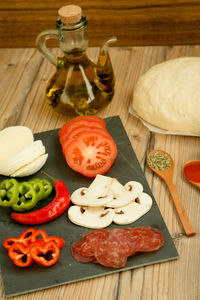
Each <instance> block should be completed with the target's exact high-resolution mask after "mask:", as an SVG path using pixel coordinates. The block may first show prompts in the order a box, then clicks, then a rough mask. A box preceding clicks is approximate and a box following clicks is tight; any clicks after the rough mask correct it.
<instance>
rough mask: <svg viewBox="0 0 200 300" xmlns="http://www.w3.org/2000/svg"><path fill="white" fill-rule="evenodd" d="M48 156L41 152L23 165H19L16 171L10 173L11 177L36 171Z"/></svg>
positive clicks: (27, 174) (28, 174) (22, 175)
mask: <svg viewBox="0 0 200 300" xmlns="http://www.w3.org/2000/svg"><path fill="white" fill-rule="evenodd" d="M47 158H48V154H43V155H41V156H39V157H37V158H36V159H34V160H32V161H31V162H29V163H28V164H26V165H25V166H23V167H21V168H20V169H18V170H17V171H15V172H14V173H13V174H11V175H10V176H11V177H24V176H30V175H32V174H35V173H36V172H38V171H39V170H40V169H41V168H42V167H43V166H44V164H45V163H46V161H47Z"/></svg>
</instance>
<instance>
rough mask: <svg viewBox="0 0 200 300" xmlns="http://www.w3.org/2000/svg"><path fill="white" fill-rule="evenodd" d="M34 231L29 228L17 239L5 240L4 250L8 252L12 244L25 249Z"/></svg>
mask: <svg viewBox="0 0 200 300" xmlns="http://www.w3.org/2000/svg"><path fill="white" fill-rule="evenodd" d="M35 231H36V229H34V228H29V229H26V230H25V231H24V232H22V233H21V234H20V236H19V237H9V238H7V239H5V241H4V242H3V246H4V248H5V249H6V250H8V249H9V248H10V247H11V246H12V245H13V244H14V243H20V244H23V245H24V246H26V247H27V246H28V245H29V244H30V243H31V237H32V235H33V233H34V232H35Z"/></svg>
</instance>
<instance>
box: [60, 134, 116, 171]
mask: <svg viewBox="0 0 200 300" xmlns="http://www.w3.org/2000/svg"><path fill="white" fill-rule="evenodd" d="M63 152H64V155H65V159H66V162H67V164H68V165H69V167H70V168H72V169H73V170H74V171H76V172H78V173H81V174H82V175H84V176H86V177H95V176H96V175H97V174H104V173H106V172H107V171H108V170H109V169H110V167H111V166H112V164H113V162H114V160H115V158H116V156H117V146H116V144H115V142H114V140H113V139H112V137H111V136H110V137H109V136H107V135H103V134H102V133H100V132H97V131H95V130H93V131H92V132H89V131H83V132H82V133H80V135H78V137H76V138H75V139H73V140H72V141H71V142H70V143H68V145H67V146H66V147H65V150H64V151H63Z"/></svg>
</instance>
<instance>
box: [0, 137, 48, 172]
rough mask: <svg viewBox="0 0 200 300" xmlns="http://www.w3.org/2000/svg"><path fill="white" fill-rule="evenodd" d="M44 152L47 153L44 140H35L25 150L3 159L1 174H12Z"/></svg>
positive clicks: (0, 167)
mask: <svg viewBox="0 0 200 300" xmlns="http://www.w3.org/2000/svg"><path fill="white" fill-rule="evenodd" d="M43 154H45V147H44V145H43V143H42V141H41V140H38V141H35V142H33V143H31V144H30V145H28V146H27V147H26V148H24V149H23V150H21V151H19V152H17V153H15V154H14V155H12V156H11V157H9V158H8V159H6V160H4V161H2V162H1V163H0V174H2V175H5V176H10V175H11V174H13V173H15V171H17V170H19V169H20V168H22V167H23V166H25V165H28V164H29V163H30V162H32V161H33V160H34V159H36V158H37V157H39V156H41V155H43Z"/></svg>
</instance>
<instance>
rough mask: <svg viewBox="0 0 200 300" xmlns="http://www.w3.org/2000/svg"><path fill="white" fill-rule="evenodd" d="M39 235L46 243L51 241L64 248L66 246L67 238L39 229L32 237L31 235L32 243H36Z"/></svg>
mask: <svg viewBox="0 0 200 300" xmlns="http://www.w3.org/2000/svg"><path fill="white" fill-rule="evenodd" d="M38 237H41V239H42V240H44V242H45V243H48V242H50V241H52V242H54V243H55V244H56V245H57V246H58V247H59V248H63V247H64V246H65V240H64V239H63V238H61V237H57V236H48V235H47V233H46V231H44V230H42V229H39V230H36V231H35V232H34V233H33V235H32V237H31V243H34V242H36V241H37V240H38Z"/></svg>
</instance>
